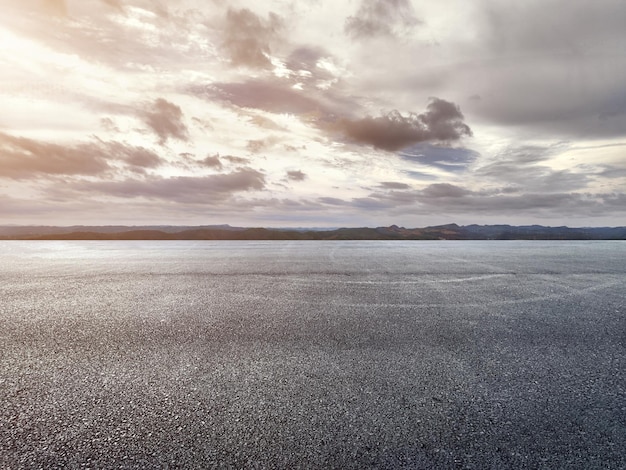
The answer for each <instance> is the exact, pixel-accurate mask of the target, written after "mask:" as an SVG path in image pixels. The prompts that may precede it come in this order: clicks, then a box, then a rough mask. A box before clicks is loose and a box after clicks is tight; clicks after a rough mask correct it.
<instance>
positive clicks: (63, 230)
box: [0, 224, 626, 240]
mask: <svg viewBox="0 0 626 470" xmlns="http://www.w3.org/2000/svg"><path fill="white" fill-rule="evenodd" d="M0 239H4V240H626V227H585V228H570V227H545V226H542V225H525V226H513V225H466V226H459V225H457V224H447V225H438V226H432V227H424V228H404V227H398V226H397V225H392V226H390V227H377V228H369V227H360V228H339V229H333V230H302V229H297V230H295V229H294V230H290V229H271V228H261V227H257V228H243V227H231V226H230V225H207V226H199V227H189V226H144V227H126V226H103V227H97V226H89V227H86V226H73V227H44V226H31V227H8V226H7V227H0Z"/></svg>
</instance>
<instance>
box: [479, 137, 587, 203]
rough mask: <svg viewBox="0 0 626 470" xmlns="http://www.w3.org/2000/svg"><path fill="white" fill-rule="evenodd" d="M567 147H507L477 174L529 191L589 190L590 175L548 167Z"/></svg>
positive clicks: (557, 145) (562, 144) (559, 145)
mask: <svg viewBox="0 0 626 470" xmlns="http://www.w3.org/2000/svg"><path fill="white" fill-rule="evenodd" d="M566 149H567V144H564V143H557V144H554V145H549V146H543V147H542V146H529V145H524V146H520V147H513V148H507V149H505V150H503V151H502V152H501V153H500V154H499V155H497V156H496V158H497V160H496V161H494V162H491V163H489V164H487V165H484V166H482V167H480V168H477V169H476V172H475V173H476V175H477V176H479V177H482V178H485V177H486V178H489V179H491V180H493V181H496V182H497V183H499V184H502V185H507V186H510V187H513V188H520V189H523V190H524V191H528V192H542V193H556V192H563V191H573V190H579V189H583V188H585V187H586V186H587V185H588V184H589V182H590V181H591V179H590V176H589V174H587V172H575V171H572V170H570V169H564V170H556V169H553V168H550V167H549V166H547V165H546V164H541V163H545V162H547V161H548V160H549V159H550V157H551V156H553V155H555V154H559V153H563V152H564V151H566Z"/></svg>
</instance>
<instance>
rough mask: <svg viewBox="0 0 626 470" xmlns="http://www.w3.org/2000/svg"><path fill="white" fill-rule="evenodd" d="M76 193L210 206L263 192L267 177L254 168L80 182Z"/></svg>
mask: <svg viewBox="0 0 626 470" xmlns="http://www.w3.org/2000/svg"><path fill="white" fill-rule="evenodd" d="M71 188H72V189H73V190H75V191H89V192H91V193H94V192H95V193H100V194H104V195H107V196H113V197H117V198H123V199H128V198H146V199H159V200H166V201H174V202H181V203H190V204H206V205H208V206H210V205H212V204H214V203H217V202H222V201H224V200H226V199H228V198H229V197H230V196H232V195H233V194H235V193H238V192H245V191H260V190H262V189H264V188H265V176H264V175H263V173H260V172H258V171H256V170H253V169H251V168H242V169H240V170H237V171H235V172H232V173H226V174H217V175H207V176H177V177H171V178H163V177H150V178H147V179H141V180H138V179H129V180H125V181H112V182H96V183H87V182H80V183H75V184H73V185H71Z"/></svg>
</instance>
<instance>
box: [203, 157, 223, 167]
mask: <svg viewBox="0 0 626 470" xmlns="http://www.w3.org/2000/svg"><path fill="white" fill-rule="evenodd" d="M200 164H201V165H203V166H207V167H210V168H222V162H221V160H220V156H219V155H208V156H207V157H206V158H204V159H203V160H200Z"/></svg>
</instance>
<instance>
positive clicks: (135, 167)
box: [0, 133, 164, 179]
mask: <svg viewBox="0 0 626 470" xmlns="http://www.w3.org/2000/svg"><path fill="white" fill-rule="evenodd" d="M113 163H117V164H119V163H122V164H123V165H124V167H126V168H127V169H129V170H131V171H133V172H144V171H145V170H146V169H154V168H157V167H158V166H160V165H162V164H163V163H164V160H163V159H162V158H161V157H160V156H159V155H157V154H156V153H154V152H153V151H151V150H148V149H146V148H145V147H137V146H132V145H128V144H125V143H120V142H105V141H102V140H96V141H94V142H86V143H80V144H73V145H60V144H55V143H50V142H42V141H37V140H33V139H27V138H24V137H14V136H11V135H8V134H4V133H0V177H5V178H13V179H28V178H29V177H33V176H37V175H50V176H51V175H84V176H96V175H103V174H105V173H107V172H109V171H114V169H115V168H114V166H112V164H113ZM117 166H118V167H119V165H117Z"/></svg>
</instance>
